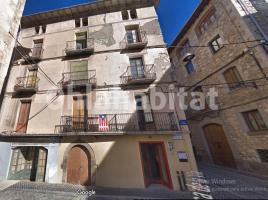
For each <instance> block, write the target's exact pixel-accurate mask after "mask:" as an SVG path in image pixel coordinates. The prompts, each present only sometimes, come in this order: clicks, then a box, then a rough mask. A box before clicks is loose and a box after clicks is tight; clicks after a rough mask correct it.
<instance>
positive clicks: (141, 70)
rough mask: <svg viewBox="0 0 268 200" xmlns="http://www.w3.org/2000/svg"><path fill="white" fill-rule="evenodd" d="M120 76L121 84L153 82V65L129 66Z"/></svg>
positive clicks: (154, 75)
mask: <svg viewBox="0 0 268 200" xmlns="http://www.w3.org/2000/svg"><path fill="white" fill-rule="evenodd" d="M120 78H121V84H123V85H126V84H135V83H148V82H153V81H155V80H156V71H155V65H153V64H152V65H144V66H141V67H137V66H129V67H128V68H127V71H126V72H125V73H124V74H122V75H121V77H120Z"/></svg>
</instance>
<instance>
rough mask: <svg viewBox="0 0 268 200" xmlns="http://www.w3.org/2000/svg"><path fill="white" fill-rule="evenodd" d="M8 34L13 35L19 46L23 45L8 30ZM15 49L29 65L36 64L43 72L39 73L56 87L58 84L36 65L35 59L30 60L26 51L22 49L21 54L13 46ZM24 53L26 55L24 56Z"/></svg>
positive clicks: (16, 47)
mask: <svg viewBox="0 0 268 200" xmlns="http://www.w3.org/2000/svg"><path fill="white" fill-rule="evenodd" d="M9 34H10V35H11V36H12V37H13V39H15V41H16V43H17V44H19V45H20V46H21V47H23V45H22V44H21V43H20V42H19V41H18V39H17V38H15V37H14V36H13V35H12V34H11V33H10V32H9ZM15 49H16V50H17V52H18V53H19V54H20V55H21V56H22V58H23V59H24V61H26V62H28V63H30V65H31V66H33V67H35V65H36V66H37V67H38V69H40V71H41V72H42V73H43V74H42V73H40V74H41V75H43V76H44V77H45V78H46V79H47V80H48V81H49V82H50V83H51V84H53V85H54V86H56V87H58V85H57V84H56V83H55V82H54V81H53V80H51V79H50V77H49V76H48V75H47V74H46V73H45V72H44V70H42V68H41V67H40V66H39V65H38V63H36V62H35V61H32V60H30V58H29V56H28V55H27V53H26V52H25V51H24V54H23V53H22V52H21V51H20V50H19V49H18V46H15ZM22 49H23V48H22ZM23 50H24V49H23ZM24 55H26V57H25V56H24ZM32 62H34V64H32Z"/></svg>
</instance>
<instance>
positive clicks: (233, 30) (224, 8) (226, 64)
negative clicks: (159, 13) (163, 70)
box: [170, 0, 268, 174]
mask: <svg viewBox="0 0 268 200" xmlns="http://www.w3.org/2000/svg"><path fill="white" fill-rule="evenodd" d="M254 3H256V4H259V3H260V4H261V5H264V6H265V7H263V8H262V10H265V9H266V8H267V3H266V2H264V1H254ZM254 5H255V4H254ZM211 6H215V8H216V10H217V15H218V19H217V21H216V22H215V23H214V24H213V25H212V26H210V27H209V29H208V30H207V31H206V32H205V33H204V34H203V35H202V36H200V37H198V36H197V34H196V31H195V27H196V25H197V23H198V21H199V20H200V19H201V18H202V17H203V16H204V15H205V13H206V11H207V10H208V9H209V8H210V7H211ZM255 6H256V5H255ZM258 15H263V17H264V20H262V19H261V20H260V21H262V22H263V23H265V19H267V18H266V17H265V15H266V14H264V13H263V14H262V12H260V13H258ZM248 20H249V18H248V17H243V15H241V13H240V12H239V11H238V9H237V5H236V4H235V3H234V1H224V3H223V1H220V0H212V1H210V3H209V5H207V6H206V7H205V9H204V10H203V11H202V13H201V14H200V16H199V17H198V18H197V20H195V22H194V23H192V24H191V27H190V28H189V30H188V31H187V32H186V34H184V36H183V37H182V38H181V39H180V40H179V42H178V45H182V44H183V41H185V40H186V39H189V41H190V45H192V46H208V44H209V42H210V41H211V40H212V39H213V38H214V37H215V36H216V35H218V34H219V35H220V37H221V38H222V39H223V43H224V44H230V45H225V46H224V47H223V48H222V49H220V50H219V51H218V52H217V53H215V54H213V53H212V51H211V49H210V48H209V47H197V48H191V49H190V52H191V53H193V54H195V58H194V59H193V61H192V62H193V64H194V65H195V67H196V70H195V72H194V73H192V74H188V73H187V70H186V67H185V63H183V62H182V59H181V58H178V48H177V49H174V50H173V51H171V52H170V57H171V59H172V61H173V64H174V66H175V67H176V72H177V74H176V76H177V77H178V78H177V80H178V83H179V84H181V85H195V83H197V82H198V81H200V80H203V79H204V80H203V81H202V82H201V83H200V85H206V84H224V83H226V81H225V79H224V76H223V72H224V71H225V70H226V69H228V68H230V67H233V66H235V67H236V68H237V70H238V72H239V74H240V75H241V78H242V80H251V79H260V80H258V81H255V84H257V85H258V86H257V87H254V83H251V84H248V85H245V86H243V87H240V88H238V89H236V90H230V89H229V87H228V85H219V86H214V87H215V88H216V89H217V91H218V94H219V97H218V98H217V100H218V101H219V105H220V109H222V111H219V112H218V113H217V115H210V114H208V113H207V114H204V115H201V112H199V115H200V116H199V117H198V118H191V120H190V129H191V134H192V142H193V144H194V146H195V148H196V150H197V154H198V155H199V156H200V157H201V159H203V160H207V161H210V162H213V158H212V156H211V153H210V150H209V147H208V144H207V141H206V138H205V136H204V132H203V129H202V128H203V126H205V125H207V124H213V123H216V124H220V125H222V126H223V128H224V131H225V135H226V137H227V139H228V142H229V144H230V146H231V149H232V152H233V155H234V157H235V161H236V164H237V166H238V168H240V169H243V170H249V171H253V172H255V173H261V174H264V173H265V174H267V167H268V166H267V164H266V163H262V162H261V160H260V158H259V156H258V154H257V152H256V149H268V136H267V134H268V131H260V132H258V133H252V132H250V131H249V129H248V127H247V124H246V122H245V121H244V119H243V117H242V114H241V113H242V112H244V111H248V110H252V109H258V111H259V112H260V114H261V116H262V118H263V119H264V121H265V123H266V125H267V126H268V118H267V117H268V109H267V97H268V96H267V95H268V92H267V88H268V85H267V84H268V83H267V80H266V79H265V78H264V77H265V74H266V76H267V74H268V66H267V62H268V57H267V53H266V52H265V51H264V48H263V47H262V46H261V45H257V44H259V42H246V41H253V40H257V39H260V34H259V33H258V34H257V33H256V27H252V26H253V25H252V22H251V23H249V21H248ZM231 43H240V44H231ZM256 45H257V46H256ZM250 47H252V50H253V52H254V55H255V56H256V58H257V61H259V63H260V65H261V67H262V68H263V72H264V73H262V72H261V70H260V68H259V67H258V65H257V62H256V60H255V59H254V57H253V56H252V54H250V53H248V51H247V49H248V48H250ZM243 52H246V53H243ZM209 88H210V87H209V86H203V87H202V89H203V91H204V92H207V91H208V89H209ZM192 89H194V88H192ZM189 116H190V115H188V117H189ZM260 138H261V139H260ZM265 169H266V172H265Z"/></svg>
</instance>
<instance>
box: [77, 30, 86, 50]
mask: <svg viewBox="0 0 268 200" xmlns="http://www.w3.org/2000/svg"><path fill="white" fill-rule="evenodd" d="M86 48H87V32H82V33H76V49H77V50H79V49H86Z"/></svg>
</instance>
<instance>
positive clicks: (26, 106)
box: [16, 101, 31, 133]
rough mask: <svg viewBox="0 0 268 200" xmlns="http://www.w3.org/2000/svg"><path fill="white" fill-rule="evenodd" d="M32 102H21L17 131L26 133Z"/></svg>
mask: <svg viewBox="0 0 268 200" xmlns="http://www.w3.org/2000/svg"><path fill="white" fill-rule="evenodd" d="M30 108H31V102H30V101H27V102H21V106H20V114H19V119H18V122H17V128H16V132H20V133H26V130H27V125H28V119H29V114H30Z"/></svg>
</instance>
